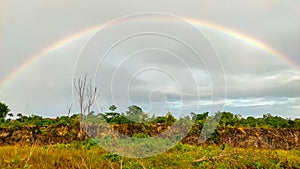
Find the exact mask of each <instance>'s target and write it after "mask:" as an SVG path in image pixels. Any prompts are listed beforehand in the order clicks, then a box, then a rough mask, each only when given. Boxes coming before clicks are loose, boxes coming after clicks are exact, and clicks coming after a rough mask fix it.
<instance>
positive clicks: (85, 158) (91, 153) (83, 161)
mask: <svg viewBox="0 0 300 169" xmlns="http://www.w3.org/2000/svg"><path fill="white" fill-rule="evenodd" d="M0 166H1V167H0V168H13V169H15V168H38V169H40V168H61V169H65V168H92V169H93V168H95V169H98V168H124V169H126V168H141V169H144V168H161V169H163V168H185V169H188V168H300V151H299V150H259V149H253V148H246V149H240V148H232V147H226V148H225V149H224V150H222V148H221V147H218V146H190V145H182V144H178V145H176V146H175V147H174V148H173V149H171V150H169V151H167V152H165V153H163V154H160V155H157V156H153V157H148V158H141V159H133V158H125V157H120V156H118V155H115V154H112V153H109V152H107V151H105V150H104V149H102V148H100V147H98V146H90V147H85V148H83V149H80V148H79V147H78V145H74V144H69V145H62V144H58V145H54V146H33V147H21V146H6V147H0Z"/></svg>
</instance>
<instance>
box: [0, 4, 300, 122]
mask: <svg viewBox="0 0 300 169" xmlns="http://www.w3.org/2000/svg"><path fill="white" fill-rule="evenodd" d="M0 3H1V5H0V13H1V15H0V57H1V62H0V67H1V71H0V101H1V102H4V103H6V104H7V105H8V106H9V107H10V109H11V111H12V112H13V113H15V114H16V113H18V112H22V113H23V114H28V115H29V114H36V115H41V116H45V117H56V116H61V115H66V114H67V108H66V104H75V106H74V107H75V108H73V109H72V113H76V112H78V105H77V103H78V99H77V97H76V94H75V93H74V92H72V91H73V90H72V84H73V79H74V78H75V79H77V78H82V77H83V75H84V74H87V76H88V78H91V79H92V81H93V84H94V85H96V86H97V87H98V88H99V93H100V97H99V99H98V100H97V101H96V104H95V106H94V107H93V109H94V110H95V111H96V112H103V111H106V110H107V109H108V107H109V106H110V105H112V104H116V105H117V107H118V108H119V111H121V112H125V111H126V109H127V107H128V106H130V105H132V104H135V105H138V106H140V107H142V109H143V110H144V111H146V112H149V113H154V114H156V115H164V114H166V112H167V111H171V112H172V113H174V114H175V115H176V116H181V115H188V114H189V113H190V112H197V113H201V112H206V111H209V112H211V113H212V112H215V111H230V112H232V113H235V114H240V115H242V116H244V117H247V116H255V117H261V116H262V115H263V114H266V113H271V114H273V115H278V116H282V117H285V118H300V85H299V84H300V83H299V82H300V70H299V68H300V55H299V54H300V22H299V21H300V1H298V0H289V1H280V0H265V1H259V0H254V1H247V2H246V1H240V0H229V1H216V0H211V1H202V0H200V1H195V0H192V1H191V0H187V1H176V2H174V1H171V0H166V1H156V0H152V1H141V0H128V1H120V2H115V1H103V0H100V1H94V0H92V1H88V2H84V1H70V0H63V1H45V0H39V1H35V0H28V1H26V2H25V1H24V2H23V1H16V0H10V1H5V0H4V1H1V2H0ZM104 25H105V26H104Z"/></svg>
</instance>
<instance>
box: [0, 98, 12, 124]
mask: <svg viewBox="0 0 300 169" xmlns="http://www.w3.org/2000/svg"><path fill="white" fill-rule="evenodd" d="M9 111H10V109H9V108H8V106H7V105H6V104H5V103H2V102H0V121H3V120H4V118H5V117H6V115H7V113H8V112H9Z"/></svg>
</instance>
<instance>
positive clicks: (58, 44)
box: [0, 19, 293, 89]
mask: <svg viewBox="0 0 300 169" xmlns="http://www.w3.org/2000/svg"><path fill="white" fill-rule="evenodd" d="M184 20H185V21H187V22H189V23H190V24H192V25H194V26H200V27H206V28H209V29H213V30H217V31H219V32H222V33H225V34H227V35H230V36H232V37H234V38H237V39H239V40H242V41H244V42H246V43H248V44H250V45H252V46H254V47H257V48H259V49H261V50H263V51H266V52H267V53H269V54H271V55H273V56H276V57H278V58H280V59H282V60H284V61H285V62H287V63H289V64H291V65H292V64H293V63H292V62H291V61H290V60H289V59H288V58H286V57H285V56H284V55H283V54H281V53H280V52H278V51H277V50H275V49H273V48H272V47H270V46H268V45H266V44H264V43H262V42H260V41H258V40H257V39H254V38H252V37H249V36H247V35H245V34H243V33H240V32H238V31H235V30H232V29H228V28H225V27H222V26H219V25H216V24H212V23H208V22H202V21H198V20H194V19H184ZM106 25H107V24H101V25H96V26H93V27H91V28H88V29H85V30H83V31H80V32H77V33H75V34H72V35H70V36H67V37H65V38H63V39H61V40H59V41H57V42H55V43H53V44H52V45H50V46H49V47H47V48H45V49H43V50H42V51H39V52H38V53H36V54H35V55H33V56H31V57H30V58H29V59H27V60H26V61H25V62H24V63H22V64H21V65H20V66H19V67H18V68H16V69H15V70H14V71H13V72H12V73H10V74H9V75H8V76H6V77H5V78H4V80H2V82H1V83H0V89H1V88H4V87H5V86H7V85H8V84H9V83H10V82H12V81H13V79H14V78H15V77H17V76H18V75H19V74H20V73H22V72H23V71H25V70H26V68H28V67H29V66H30V65H31V64H33V63H34V62H36V61H37V60H39V59H41V58H42V57H43V56H46V55H47V54H48V53H51V52H53V51H55V50H57V49H59V48H61V47H63V46H65V45H67V44H69V43H71V42H72V41H75V40H77V39H78V38H80V37H82V36H85V35H88V34H91V33H94V32H96V31H98V30H100V29H101V28H103V27H104V26H106Z"/></svg>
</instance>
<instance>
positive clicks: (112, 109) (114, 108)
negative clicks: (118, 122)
mask: <svg viewBox="0 0 300 169" xmlns="http://www.w3.org/2000/svg"><path fill="white" fill-rule="evenodd" d="M109 110H110V111H115V110H117V107H116V106H115V105H111V106H110V107H109Z"/></svg>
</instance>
